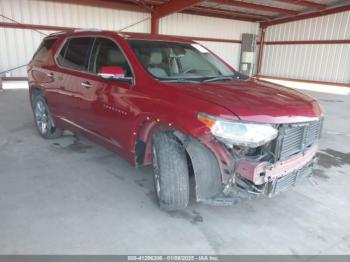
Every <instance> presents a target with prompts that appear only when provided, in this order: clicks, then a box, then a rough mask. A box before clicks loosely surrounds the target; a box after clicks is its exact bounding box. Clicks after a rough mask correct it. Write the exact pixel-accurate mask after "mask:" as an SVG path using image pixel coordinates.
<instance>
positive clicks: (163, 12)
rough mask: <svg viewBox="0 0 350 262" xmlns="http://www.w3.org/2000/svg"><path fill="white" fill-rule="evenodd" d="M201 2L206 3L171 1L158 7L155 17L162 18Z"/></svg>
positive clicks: (186, 0)
mask: <svg viewBox="0 0 350 262" xmlns="http://www.w3.org/2000/svg"><path fill="white" fill-rule="evenodd" d="M201 2H204V0H170V1H168V2H166V3H164V4H162V5H160V6H158V7H157V8H156V9H155V11H154V15H155V16H156V17H157V18H161V17H164V16H167V15H170V14H172V13H176V12H180V11H182V10H184V9H186V8H189V7H191V6H194V5H196V4H199V3H201Z"/></svg>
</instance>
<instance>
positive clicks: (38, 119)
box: [33, 95, 63, 139]
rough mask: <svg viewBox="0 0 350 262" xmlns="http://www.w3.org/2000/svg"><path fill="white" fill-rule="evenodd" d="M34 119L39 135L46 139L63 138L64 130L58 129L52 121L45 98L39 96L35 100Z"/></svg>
mask: <svg viewBox="0 0 350 262" xmlns="http://www.w3.org/2000/svg"><path fill="white" fill-rule="evenodd" d="M33 109H34V119H35V124H36V128H37V130H38V132H39V134H40V135H41V136H42V137H44V138H46V139H53V138H58V137H60V136H62V133H63V131H62V129H60V128H57V127H56V126H55V125H54V123H53V120H52V116H51V113H50V111H49V107H48V106H47V103H46V101H45V98H44V97H43V96H41V95H37V96H35V97H34V100H33Z"/></svg>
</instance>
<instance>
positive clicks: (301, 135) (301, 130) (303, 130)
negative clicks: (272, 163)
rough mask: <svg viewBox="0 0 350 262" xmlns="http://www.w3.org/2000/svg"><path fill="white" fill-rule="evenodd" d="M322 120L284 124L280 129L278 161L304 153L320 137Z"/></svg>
mask: <svg viewBox="0 0 350 262" xmlns="http://www.w3.org/2000/svg"><path fill="white" fill-rule="evenodd" d="M321 127H322V120H319V121H312V122H306V123H298V124H284V125H281V126H280V128H279V136H278V138H277V143H276V148H275V154H276V156H277V160H285V159H287V158H289V157H290V156H292V155H294V154H297V153H301V152H304V151H305V150H306V149H307V148H309V147H310V146H311V145H313V144H314V143H316V142H317V140H318V139H319V137H320V133H321Z"/></svg>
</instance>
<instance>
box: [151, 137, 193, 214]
mask: <svg viewBox="0 0 350 262" xmlns="http://www.w3.org/2000/svg"><path fill="white" fill-rule="evenodd" d="M152 153H153V174H154V187H155V191H156V194H157V199H158V202H159V205H160V207H161V208H163V209H166V210H179V209H183V208H186V207H187V205H188V202H189V191H190V189H189V188H190V187H189V174H188V173H189V172H188V165H187V158H186V152H185V150H184V149H183V148H182V145H181V144H180V143H179V142H178V141H177V140H176V138H175V137H174V136H173V135H172V134H171V133H158V134H155V135H154V136H153V148H152Z"/></svg>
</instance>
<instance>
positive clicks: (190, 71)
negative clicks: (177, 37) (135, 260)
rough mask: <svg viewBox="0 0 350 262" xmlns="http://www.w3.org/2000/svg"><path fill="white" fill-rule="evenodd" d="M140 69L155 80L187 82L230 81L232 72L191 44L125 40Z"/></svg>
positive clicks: (201, 47) (199, 47)
mask: <svg viewBox="0 0 350 262" xmlns="http://www.w3.org/2000/svg"><path fill="white" fill-rule="evenodd" d="M128 42H129V44H130V46H131V48H132V49H133V51H134V52H135V54H136V56H137V57H138V59H139V61H140V62H141V64H142V65H143V67H144V68H145V69H146V70H147V71H148V72H149V73H151V74H152V75H153V76H155V77H156V78H158V79H161V80H162V79H163V80H169V79H170V80H176V79H180V80H181V79H190V80H195V79H197V80H198V81H200V80H205V79H207V78H208V79H209V78H213V77H220V76H227V77H231V76H232V75H233V74H234V72H233V71H232V70H231V69H230V68H228V67H227V66H226V65H225V64H224V63H223V62H221V61H220V60H219V59H217V58H216V57H215V56H214V55H212V54H211V53H210V52H209V51H208V50H207V49H206V48H204V47H203V46H201V45H199V44H195V43H192V44H191V43H176V42H165V41H146V40H129V41H128Z"/></svg>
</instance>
